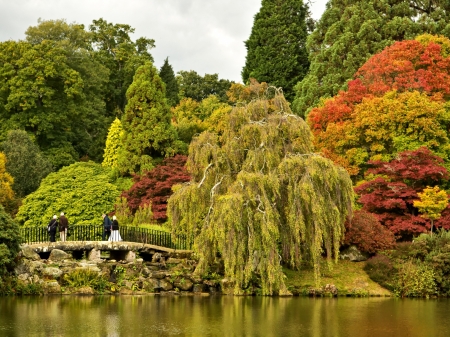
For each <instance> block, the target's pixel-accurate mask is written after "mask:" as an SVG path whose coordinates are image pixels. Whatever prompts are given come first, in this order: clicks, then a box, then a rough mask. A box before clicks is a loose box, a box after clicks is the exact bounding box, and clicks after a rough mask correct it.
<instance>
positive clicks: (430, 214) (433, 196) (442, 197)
mask: <svg viewBox="0 0 450 337" xmlns="http://www.w3.org/2000/svg"><path fill="white" fill-rule="evenodd" d="M417 195H418V196H419V198H420V199H419V200H415V201H414V207H417V208H418V209H419V212H420V213H422V217H423V218H425V219H430V221H431V235H433V222H434V220H437V219H439V218H440V217H441V212H442V211H443V210H444V209H445V208H447V206H448V196H447V192H445V191H441V190H440V189H439V186H434V187H429V186H427V187H426V188H425V189H424V190H423V192H422V193H417Z"/></svg>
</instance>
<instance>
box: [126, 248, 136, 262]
mask: <svg viewBox="0 0 450 337" xmlns="http://www.w3.org/2000/svg"><path fill="white" fill-rule="evenodd" d="M124 260H125V261H127V262H132V261H134V260H136V253H135V252H133V251H132V250H130V251H129V252H127V253H126V254H125V258H124Z"/></svg>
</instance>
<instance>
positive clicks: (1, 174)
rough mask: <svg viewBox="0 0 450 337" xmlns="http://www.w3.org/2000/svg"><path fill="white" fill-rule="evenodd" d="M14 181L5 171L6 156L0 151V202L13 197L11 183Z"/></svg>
mask: <svg viewBox="0 0 450 337" xmlns="http://www.w3.org/2000/svg"><path fill="white" fill-rule="evenodd" d="M13 183H14V179H13V177H12V176H11V175H10V174H9V173H8V172H6V156H5V154H4V153H3V152H0V204H3V203H5V202H6V201H9V200H12V199H13V198H14V192H13V190H12V187H11V185H12V184H13Z"/></svg>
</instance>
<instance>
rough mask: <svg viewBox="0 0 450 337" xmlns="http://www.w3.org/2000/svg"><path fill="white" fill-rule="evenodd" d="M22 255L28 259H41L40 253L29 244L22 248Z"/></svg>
mask: <svg viewBox="0 0 450 337" xmlns="http://www.w3.org/2000/svg"><path fill="white" fill-rule="evenodd" d="M22 256H23V257H24V258H26V259H28V260H33V261H38V260H40V259H41V257H40V256H39V254H38V253H36V252H35V251H34V250H33V249H31V248H30V247H28V246H25V247H23V248H22Z"/></svg>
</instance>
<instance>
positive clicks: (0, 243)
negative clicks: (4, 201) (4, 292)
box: [0, 205, 20, 282]
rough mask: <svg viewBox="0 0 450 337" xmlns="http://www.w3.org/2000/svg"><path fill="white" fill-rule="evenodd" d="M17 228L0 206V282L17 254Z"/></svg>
mask: <svg viewBox="0 0 450 337" xmlns="http://www.w3.org/2000/svg"><path fill="white" fill-rule="evenodd" d="M19 244H20V233H19V226H18V225H17V224H16V222H15V221H14V220H13V219H12V218H11V217H10V216H9V215H8V214H7V213H6V212H5V210H4V209H3V206H2V205H0V282H2V277H3V276H6V275H7V273H8V271H9V270H10V269H11V268H12V267H14V259H15V258H16V256H17V253H18V252H19Z"/></svg>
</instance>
